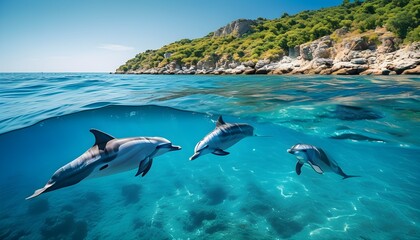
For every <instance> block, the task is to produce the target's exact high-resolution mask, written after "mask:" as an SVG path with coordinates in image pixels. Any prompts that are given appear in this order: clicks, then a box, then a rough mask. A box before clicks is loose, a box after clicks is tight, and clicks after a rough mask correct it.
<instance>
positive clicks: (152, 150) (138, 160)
mask: <svg viewBox="0 0 420 240" xmlns="http://www.w3.org/2000/svg"><path fill="white" fill-rule="evenodd" d="M90 132H91V133H93V135H94V136H95V144H94V145H93V146H92V147H91V148H89V149H88V150H87V151H86V152H85V153H83V154H82V155H81V156H79V157H78V158H76V159H74V160H73V161H71V162H69V163H67V164H66V165H64V166H62V167H61V168H59V169H58V170H57V171H56V172H55V173H54V174H53V175H52V177H51V179H50V180H49V181H48V182H47V184H45V186H44V187H43V188H40V189H38V190H36V191H35V192H34V194H32V195H31V196H29V197H27V198H26V199H30V198H34V197H36V196H38V195H40V194H42V193H46V192H50V191H53V190H56V189H60V188H63V187H67V186H71V185H74V184H76V183H78V182H80V181H82V180H83V179H85V178H87V177H89V178H90V177H101V176H106V175H111V174H115V173H120V172H124V171H128V170H131V169H134V168H136V167H137V168H138V170H137V173H136V176H138V175H140V174H141V175H142V176H143V177H144V176H145V175H146V174H147V172H148V171H149V170H150V167H151V166H152V162H153V158H154V157H157V156H160V155H162V154H164V153H166V152H169V151H175V150H180V149H181V147H179V146H175V145H172V143H171V142H170V141H168V140H167V139H165V138H162V137H133V138H120V139H117V138H114V137H112V136H110V135H108V134H106V133H104V132H101V131H99V130H96V129H91V130H90Z"/></svg>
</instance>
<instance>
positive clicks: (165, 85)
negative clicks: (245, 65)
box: [0, 73, 420, 146]
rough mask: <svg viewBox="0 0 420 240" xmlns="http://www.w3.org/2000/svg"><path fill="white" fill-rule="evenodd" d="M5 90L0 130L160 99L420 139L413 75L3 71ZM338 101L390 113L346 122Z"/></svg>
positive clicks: (300, 125)
mask: <svg viewBox="0 0 420 240" xmlns="http://www.w3.org/2000/svg"><path fill="white" fill-rule="evenodd" d="M0 89H1V91H0V102H1V104H0V110H1V112H2V114H1V115H0V133H4V132H8V131H10V130H13V129H17V128H21V127H25V126H28V125H30V124H34V123H36V122H38V121H41V120H43V119H46V118H48V117H53V116H60V115H63V114H69V113H74V112H78V111H81V110H86V109H95V108H99V107H103V106H107V105H113V104H115V105H148V104H155V105H161V106H169V107H176V108H179V109H183V110H191V111H196V112H206V113H215V114H229V115H235V116H238V117H248V118H253V119H254V118H255V119H258V120H259V121H261V122H272V123H275V124H279V125H282V126H286V127H288V128H292V129H295V130H298V131H302V132H305V133H308V134H316V135H321V136H324V137H331V136H334V133H336V132H337V131H340V129H341V128H343V127H345V128H346V129H348V130H349V131H350V132H365V131H366V129H370V130H369V131H370V133H372V132H374V135H375V136H373V137H372V138H375V139H387V140H389V142H391V143H396V144H402V145H404V146H420V140H419V139H418V138H417V137H416V136H415V133H416V132H417V133H418V132H420V124H419V122H420V107H419V106H420V105H419V102H420V81H419V78H417V77H412V76H409V77H407V76H375V77H361V76H359V77H357V78H354V77H337V76H257V75H255V76H207V75H206V76H153V75H110V74H96V73H88V74H86V73H83V74H78V73H2V74H0ZM338 105H349V106H355V107H367V108H368V109H372V110H374V111H376V112H378V113H379V114H381V115H383V116H384V117H383V118H382V119H379V120H369V119H364V120H358V119H354V120H353V121H343V120H341V119H340V116H336V117H334V116H333V112H334V109H335V107H336V106H338ZM390 125H392V126H394V127H389V126H390ZM349 140H352V139H349ZM353 140H354V139H353Z"/></svg>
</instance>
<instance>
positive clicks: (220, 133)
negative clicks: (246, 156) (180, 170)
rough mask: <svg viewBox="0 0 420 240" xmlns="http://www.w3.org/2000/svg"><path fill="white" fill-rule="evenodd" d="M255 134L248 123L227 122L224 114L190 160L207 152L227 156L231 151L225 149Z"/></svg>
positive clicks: (198, 145)
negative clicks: (224, 119)
mask: <svg viewBox="0 0 420 240" xmlns="http://www.w3.org/2000/svg"><path fill="white" fill-rule="evenodd" d="M253 135H254V128H253V127H252V126H251V125H248V124H246V123H225V122H224V121H223V118H222V116H220V117H219V118H218V119H217V122H216V128H215V129H214V130H213V131H212V132H210V133H209V134H207V135H206V136H205V137H204V138H203V139H202V140H201V141H199V142H198V143H197V145H196V146H195V148H194V155H192V156H191V157H190V160H191V161H192V160H194V159H196V158H198V157H199V156H202V155H205V154H207V153H213V154H215V155H219V156H225V155H228V154H229V153H228V152H226V151H224V150H225V149H227V148H229V147H231V146H232V145H234V144H235V143H237V142H239V141H240V140H241V139H243V138H245V137H249V136H253Z"/></svg>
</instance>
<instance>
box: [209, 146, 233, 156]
mask: <svg viewBox="0 0 420 240" xmlns="http://www.w3.org/2000/svg"><path fill="white" fill-rule="evenodd" d="M212 153H213V154H214V155H218V156H226V155H228V154H229V153H228V152H226V151H223V150H222V149H220V148H218V149H215V150H214V151H213V152H212Z"/></svg>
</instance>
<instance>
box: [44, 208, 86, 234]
mask: <svg viewBox="0 0 420 240" xmlns="http://www.w3.org/2000/svg"><path fill="white" fill-rule="evenodd" d="M40 231H41V235H42V236H43V238H44V239H85V238H86V237H87V233H88V227H87V223H86V222H85V221H75V219H74V215H73V214H66V215H64V216H55V217H48V218H47V219H45V222H44V225H43V226H42V227H41V229H40Z"/></svg>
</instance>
